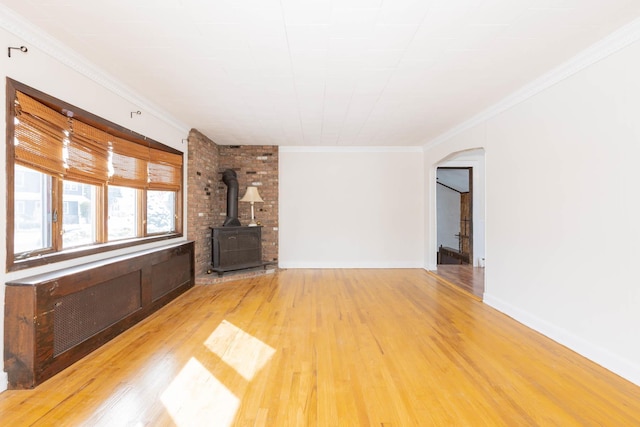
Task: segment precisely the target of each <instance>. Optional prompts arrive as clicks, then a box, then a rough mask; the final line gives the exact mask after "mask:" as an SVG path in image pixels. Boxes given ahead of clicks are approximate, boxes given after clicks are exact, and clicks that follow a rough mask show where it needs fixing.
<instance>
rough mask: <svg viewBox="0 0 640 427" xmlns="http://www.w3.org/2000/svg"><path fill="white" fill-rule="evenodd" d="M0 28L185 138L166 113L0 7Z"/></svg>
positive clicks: (185, 127)
mask: <svg viewBox="0 0 640 427" xmlns="http://www.w3.org/2000/svg"><path fill="white" fill-rule="evenodd" d="M0 28H2V29H4V30H6V31H8V32H10V33H12V34H14V35H15V36H17V37H19V38H20V39H22V40H23V41H24V42H25V43H26V44H29V45H30V46H29V47H32V46H33V47H35V48H37V49H39V50H41V51H42V52H44V53H46V54H47V55H49V56H51V57H52V58H54V59H55V60H57V61H59V62H61V63H62V64H64V65H66V66H67V67H69V68H71V69H73V70H74V71H76V72H78V73H80V74H82V75H83V76H85V77H87V78H89V79H90V80H92V81H94V82H95V83H97V84H99V85H100V86H102V87H104V88H105V89H107V90H109V91H111V92H113V93H115V94H116V95H118V96H120V97H121V98H123V99H126V100H127V101H129V102H131V103H132V104H134V105H136V106H138V107H139V108H140V109H142V110H144V111H145V113H149V114H151V115H153V116H155V117H156V118H158V119H160V120H162V121H164V122H166V123H168V124H170V125H171V126H173V127H175V128H176V129H178V130H180V131H181V132H183V133H185V134H187V133H188V132H189V130H190V129H191V128H190V127H189V126H188V125H187V124H186V123H183V122H182V121H180V120H178V119H176V118H175V117H173V116H172V115H171V114H170V113H169V112H167V111H166V110H164V109H162V108H161V107H160V106H158V105H156V104H154V103H153V102H151V101H150V100H148V99H146V98H144V97H143V96H142V95H140V94H138V93H137V92H136V91H135V90H134V89H132V88H131V87H129V86H127V85H125V84H124V83H122V82H121V81H119V80H118V79H116V78H115V77H113V76H111V75H110V74H108V73H106V72H105V71H104V70H102V69H101V68H99V67H97V66H96V65H95V64H93V63H92V62H90V61H89V60H88V59H86V58H85V57H84V56H82V55H80V54H79V53H78V52H76V51H74V50H73V49H71V48H70V47H68V46H66V45H65V44H63V43H62V42H60V41H59V40H57V39H55V38H54V37H52V36H51V35H50V34H48V33H46V32H45V31H43V30H42V29H41V28H39V27H37V26H35V25H34V24H32V23H30V22H29V21H27V20H26V19H25V18H23V17H22V16H21V15H18V14H17V13H15V12H14V11H13V10H11V9H9V8H7V7H6V6H4V5H1V4H0Z"/></svg>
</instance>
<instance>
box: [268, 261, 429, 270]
mask: <svg viewBox="0 0 640 427" xmlns="http://www.w3.org/2000/svg"><path fill="white" fill-rule="evenodd" d="M279 266H280V268H281V269H284V268H288V269H292V270H293V269H304V268H323V269H324V268H337V269H348V268H378V269H380V268H423V265H422V264H421V263H418V262H415V263H414V262H386V263H379V262H368V261H363V262H329V261H328V262H304V261H299V262H286V261H282V260H280V261H279Z"/></svg>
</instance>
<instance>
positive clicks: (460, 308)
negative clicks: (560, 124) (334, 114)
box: [0, 270, 640, 427]
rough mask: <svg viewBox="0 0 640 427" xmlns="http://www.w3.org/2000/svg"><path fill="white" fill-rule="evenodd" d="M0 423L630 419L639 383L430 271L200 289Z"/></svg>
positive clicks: (20, 396)
mask: <svg viewBox="0 0 640 427" xmlns="http://www.w3.org/2000/svg"><path fill="white" fill-rule="evenodd" d="M0 420H1V422H0V424H1V425H3V426H27V425H56V426H63V425H70V426H76V425H86V426H104V425H109V426H146V425H150V426H164V425H167V426H172V425H175V426H181V427H184V426H197V425H205V426H230V425H239V426H307V425H308V426H315V425H319V426H369V425H372V426H374V425H375V426H430V425H436V426H501V425H504V426H535V425H541V426H547V425H549V426H589V425H599V426H633V425H638V422H639V420H640V388H639V387H637V386H634V385H633V384H631V383H629V382H627V381H624V380H622V379H621V378H619V377H617V376H615V375H613V374H611V373H609V372H607V371H606V370H604V369H603V368H601V367H599V366H597V365H595V364H593V363H591V362H589V361H587V360H586V359H584V358H582V357H580V356H578V355H576V354H575V353H573V352H571V351H569V350H567V349H566V348H564V347H562V346H560V345H558V344H556V343H554V342H552V341H550V340H549V339H546V338H544V337H542V336H541V335H539V334H537V333H535V332H533V331H531V330H530V329H528V328H525V327H524V326H522V325H520V324H518V323H516V322H515V321H513V320H511V319H509V318H508V317H506V316H504V315H502V314H500V313H498V312H496V311H495V310H493V309H491V308H489V307H487V306H486V305H483V304H482V303H481V302H479V301H477V300H475V299H472V298H470V297H469V296H467V295H465V294H463V293H461V292H458V291H456V290H455V289H453V288H451V287H449V286H445V285H443V284H441V283H439V282H438V278H436V277H434V276H432V275H430V274H428V273H427V272H425V271H422V270H287V271H281V272H279V273H277V274H271V275H266V276H262V277H256V278H252V279H247V280H242V281H237V282H227V283H223V284H219V285H212V286H197V287H195V288H194V289H192V290H190V291H189V292H187V293H186V294H184V295H183V296H181V297H180V298H178V299H177V300H175V301H174V302H172V303H171V304H169V305H168V306H167V307H165V308H164V309H162V310H161V311H160V312H158V313H156V314H155V315H153V316H152V317H150V318H148V319H146V320H145V321H143V322H142V323H140V324H139V325H137V326H136V327H134V328H133V329H131V330H129V331H127V332H126V333H124V334H122V335H120V336H119V337H118V338H116V339H115V340H113V341H112V342H110V343H108V344H107V345H106V346H104V347H103V348H101V349H99V350H97V351H95V352H94V353H92V354H91V355H89V356H87V357H86V358H84V359H83V360H81V361H79V362H78V363H76V364H74V365H73V366H71V367H70V368H68V369H66V370H65V371H63V372H61V373H60V374H58V375H57V376H55V377H54V378H52V379H50V380H49V381H47V382H45V383H44V384H42V385H41V386H39V387H38V388H37V389H35V390H28V391H7V392H4V393H2V394H1V395H0Z"/></svg>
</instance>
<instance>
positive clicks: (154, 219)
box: [147, 191, 176, 234]
mask: <svg viewBox="0 0 640 427" xmlns="http://www.w3.org/2000/svg"><path fill="white" fill-rule="evenodd" d="M175 213H176V193H175V192H173V191H148V192H147V233H149V234H156V233H170V232H172V231H175V221H174V220H173V218H174V217H175Z"/></svg>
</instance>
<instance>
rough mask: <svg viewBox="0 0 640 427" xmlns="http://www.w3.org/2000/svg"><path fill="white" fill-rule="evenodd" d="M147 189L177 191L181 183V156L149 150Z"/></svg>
mask: <svg viewBox="0 0 640 427" xmlns="http://www.w3.org/2000/svg"><path fill="white" fill-rule="evenodd" d="M149 155H150V159H149V189H150V190H170V191H177V190H179V189H180V184H181V183H182V156H181V155H179V154H172V153H167V152H166V151H162V150H156V149H154V148H151V149H150V150H149Z"/></svg>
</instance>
